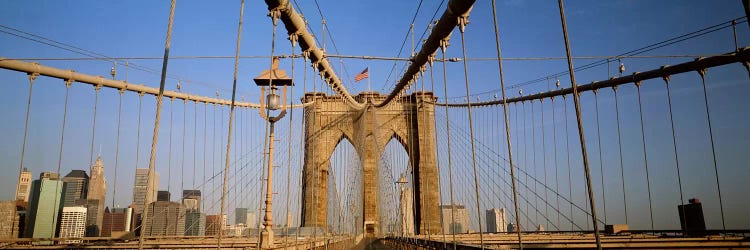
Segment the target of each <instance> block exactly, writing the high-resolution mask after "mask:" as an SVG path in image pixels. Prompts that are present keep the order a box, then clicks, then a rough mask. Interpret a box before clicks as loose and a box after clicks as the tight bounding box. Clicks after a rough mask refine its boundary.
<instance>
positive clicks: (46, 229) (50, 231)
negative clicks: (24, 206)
mask: <svg viewBox="0 0 750 250" xmlns="http://www.w3.org/2000/svg"><path fill="white" fill-rule="evenodd" d="M62 190H63V182H62V181H61V180H60V175H59V174H56V173H52V172H43V173H42V174H41V175H40V177H39V179H38V180H34V181H32V182H31V191H30V195H29V208H28V210H27V215H26V216H27V222H28V223H26V229H25V231H26V232H25V233H24V235H25V236H26V237H27V238H53V237H55V229H57V228H56V226H57V219H58V215H59V211H60V209H62V203H63V201H62ZM51 243H52V242H39V244H51Z"/></svg>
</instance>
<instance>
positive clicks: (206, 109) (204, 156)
mask: <svg viewBox="0 0 750 250" xmlns="http://www.w3.org/2000/svg"><path fill="white" fill-rule="evenodd" d="M206 111H208V103H205V102H204V103H203V184H201V187H202V190H203V192H202V193H201V194H203V193H205V192H206V182H207V181H206V145H207V144H208V140H206V137H207V134H208V132H207V131H208V130H207V128H206V125H207V124H208V123H207V121H206V120H207V119H206V116H207V115H206ZM170 127H171V125H170ZM170 131H171V129H170ZM170 133H171V132H170ZM169 148H170V149H169V150H170V152H171V150H172V146H170V147H169ZM170 154H171V153H170ZM170 164H171V162H170ZM170 171H171V170H170ZM180 191H182V190H180ZM182 198H184V195H182V196H181V199H182ZM205 210H206V200H205V199H202V201H201V210H200V211H203V212H206V211H205ZM204 226H205V225H204Z"/></svg>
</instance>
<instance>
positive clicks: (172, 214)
mask: <svg viewBox="0 0 750 250" xmlns="http://www.w3.org/2000/svg"><path fill="white" fill-rule="evenodd" d="M147 209H148V213H146V216H145V217H144V218H143V222H142V224H143V228H141V232H142V233H143V234H144V235H146V236H183V235H185V208H184V207H183V206H182V204H180V203H177V202H171V201H155V202H152V203H150V204H149V205H148V208H147Z"/></svg>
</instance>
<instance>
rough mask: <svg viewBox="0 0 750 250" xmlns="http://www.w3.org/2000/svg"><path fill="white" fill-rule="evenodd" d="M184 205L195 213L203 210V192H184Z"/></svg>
mask: <svg viewBox="0 0 750 250" xmlns="http://www.w3.org/2000/svg"><path fill="white" fill-rule="evenodd" d="M182 203H183V204H185V208H186V209H188V210H193V211H200V210H201V191H200V190H182Z"/></svg>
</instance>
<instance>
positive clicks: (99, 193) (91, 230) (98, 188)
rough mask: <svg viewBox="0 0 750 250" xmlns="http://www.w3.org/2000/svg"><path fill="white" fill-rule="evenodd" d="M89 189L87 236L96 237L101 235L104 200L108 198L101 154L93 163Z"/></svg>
mask: <svg viewBox="0 0 750 250" xmlns="http://www.w3.org/2000/svg"><path fill="white" fill-rule="evenodd" d="M88 189H89V190H88V192H87V196H86V199H88V200H89V201H88V202H87V204H88V205H87V208H88V214H87V218H86V236H91V237H96V236H100V234H101V228H102V225H103V224H104V208H105V206H104V201H106V198H107V197H106V196H107V180H106V179H105V177H104V162H103V161H102V156H101V155H99V156H97V157H96V161H95V162H94V165H91V178H90V179H89V186H88Z"/></svg>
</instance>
